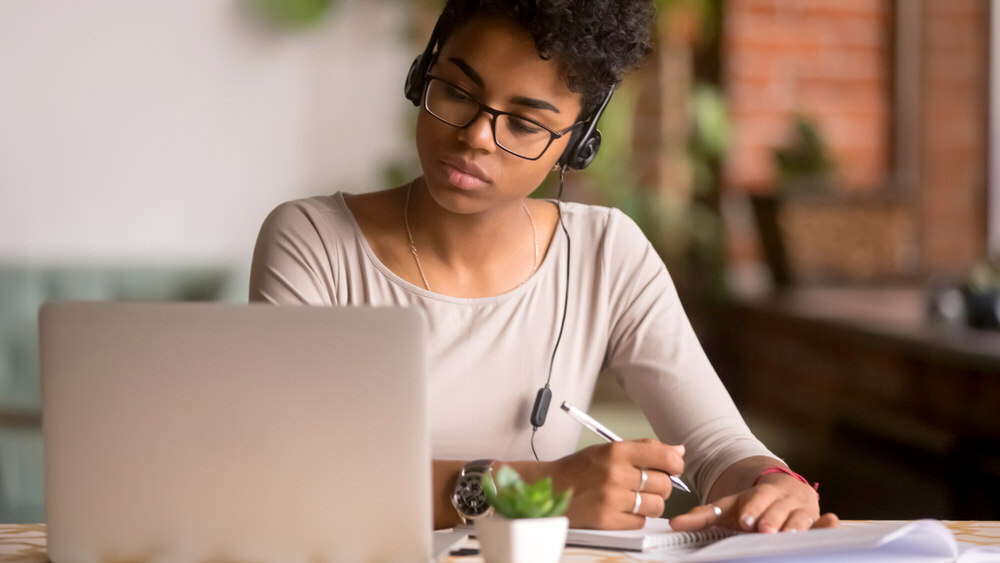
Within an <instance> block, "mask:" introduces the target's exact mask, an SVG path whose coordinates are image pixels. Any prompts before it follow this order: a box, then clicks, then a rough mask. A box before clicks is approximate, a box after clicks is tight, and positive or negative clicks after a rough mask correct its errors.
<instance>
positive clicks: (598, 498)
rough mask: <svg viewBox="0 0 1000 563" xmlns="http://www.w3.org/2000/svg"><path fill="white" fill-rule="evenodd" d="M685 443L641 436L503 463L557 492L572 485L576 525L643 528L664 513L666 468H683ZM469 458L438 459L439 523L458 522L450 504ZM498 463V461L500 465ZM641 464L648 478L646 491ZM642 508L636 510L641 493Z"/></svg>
mask: <svg viewBox="0 0 1000 563" xmlns="http://www.w3.org/2000/svg"><path fill="white" fill-rule="evenodd" d="M683 454H684V448H683V447H682V446H668V445H665V444H662V443H660V442H658V441H656V440H637V441H628V442H616V443H611V444H601V445H597V446H591V447H589V448H586V449H583V450H580V451H579V452H576V453H573V454H570V455H568V456H566V457H563V458H560V459H557V460H555V461H550V462H545V461H543V462H535V461H515V462H500V464H503V465H510V466H511V467H512V468H514V470H516V471H517V472H518V473H519V474H521V476H522V477H523V478H524V480H525V481H527V482H529V483H532V482H535V481H537V480H539V479H542V478H544V477H546V476H550V477H552V481H553V487H554V488H555V490H557V491H563V490H566V489H573V498H572V500H571V501H570V506H569V510H567V512H566V516H568V517H569V521H570V526H572V527H574V528H597V529H632V528H641V527H642V526H643V524H644V523H645V521H646V518H647V517H658V516H660V515H661V514H663V508H664V505H665V501H666V498H667V497H668V496H670V492H671V485H670V480H669V477H668V476H667V473H671V474H677V475H679V474H680V473H682V472H683V471H684V461H683V459H682V456H683ZM465 463H466V462H464V461H443V460H435V461H434V463H433V496H434V527H435V528H436V529H440V528H448V527H451V526H455V525H457V524H458V523H459V517H458V513H457V512H456V511H455V509H454V507H453V506H452V505H451V492H452V489H453V487H454V486H455V481H456V479H457V478H458V473H459V471H460V470H461V468H462V467H463V466H464V465H465ZM500 464H498V465H500ZM640 468H643V470H645V471H646V474H647V481H646V484H645V486H644V487H643V491H642V492H641V493H638V492H637V489H638V488H639V484H640V481H641V473H640V471H641V470H640ZM637 494H638V495H639V496H640V503H639V509H638V511H637V512H635V513H633V512H632V509H633V508H634V507H635V499H636V495H637Z"/></svg>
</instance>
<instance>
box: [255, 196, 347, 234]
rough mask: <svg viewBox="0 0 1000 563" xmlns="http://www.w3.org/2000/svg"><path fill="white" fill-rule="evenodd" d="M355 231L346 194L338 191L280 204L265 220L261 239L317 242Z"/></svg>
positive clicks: (261, 230)
mask: <svg viewBox="0 0 1000 563" xmlns="http://www.w3.org/2000/svg"><path fill="white" fill-rule="evenodd" d="M354 230H355V227H354V221H353V220H352V218H351V214H350V211H349V210H348V208H347V206H346V205H345V204H344V198H343V194H342V193H341V192H337V193H335V194H333V195H328V196H315V197H309V198H303V199H295V200H291V201H286V202H284V203H282V204H281V205H278V206H277V207H275V208H274V209H273V210H272V211H271V212H270V213H269V214H268V215H267V218H265V219H264V223H263V225H262V226H261V229H260V236H259V238H261V239H273V238H282V239H289V240H294V241H299V242H305V241H308V242H317V241H321V240H328V239H331V238H343V237H344V236H350V234H351V233H352V232H354Z"/></svg>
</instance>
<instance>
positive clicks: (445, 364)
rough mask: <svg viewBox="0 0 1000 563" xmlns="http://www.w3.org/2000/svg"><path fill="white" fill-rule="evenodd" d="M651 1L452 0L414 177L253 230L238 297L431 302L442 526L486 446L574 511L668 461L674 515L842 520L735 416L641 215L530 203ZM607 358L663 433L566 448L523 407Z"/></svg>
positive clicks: (576, 388)
mask: <svg viewBox="0 0 1000 563" xmlns="http://www.w3.org/2000/svg"><path fill="white" fill-rule="evenodd" d="M651 18H652V8H651V6H650V2H649V0H618V1H600V2H597V1H594V0H520V1H513V0H450V1H449V2H448V4H447V5H446V7H445V8H444V11H443V13H442V15H441V19H440V20H439V22H438V25H437V26H436V28H435V33H434V36H433V37H432V39H431V42H430V44H429V45H428V49H427V50H426V51H425V53H424V54H423V55H422V56H421V57H419V58H418V60H417V61H416V62H415V63H414V68H413V70H411V73H410V76H409V77H408V80H407V97H409V98H410V99H411V101H413V102H414V103H417V104H419V107H420V109H419V112H420V113H419V117H418V121H417V135H416V142H417V149H418V152H419V155H420V162H421V166H422V169H423V175H422V176H420V177H418V178H416V179H414V180H413V181H411V182H409V183H408V184H406V185H403V186H400V187H397V188H394V189H389V190H385V191H380V192H375V193H368V194H362V195H349V194H345V193H337V194H334V195H332V196H328V197H315V198H310V199H305V200H299V201H293V202H288V203H285V204H283V205H281V206H279V207H278V208H277V209H276V210H275V211H273V212H272V213H271V214H270V215H269V216H268V218H267V219H266V221H265V222H264V225H263V227H262V229H261V233H260V237H259V239H258V242H257V247H256V251H255V254H254V263H253V268H252V272H251V287H250V297H251V299H252V300H254V301H266V302H271V303H277V304H285V303H296V304H309V305H395V306H409V307H417V308H420V309H422V310H423V311H424V313H425V314H426V317H427V320H428V331H429V336H430V338H429V342H430V349H429V350H428V356H429V361H430V373H431V380H432V381H431V390H430V393H431V403H432V405H431V407H432V408H431V410H432V413H433V414H432V416H433V421H432V433H433V438H432V441H433V449H434V452H433V453H434V459H435V461H434V467H433V473H434V498H435V507H434V511H435V512H434V514H435V525H436V526H437V527H446V526H451V525H454V524H455V523H457V522H459V521H460V519H462V518H475V517H478V516H481V515H482V514H483V513H484V510H486V506H485V504H484V503H483V502H482V498H481V492H480V490H479V488H478V486H479V481H478V479H479V477H480V475H481V474H482V473H483V472H484V471H489V470H491V469H492V468H494V467H496V464H497V463H506V464H509V465H511V466H513V467H514V468H515V469H517V470H518V471H519V472H520V473H521V474H522V475H523V476H524V477H525V478H526V479H527V480H529V481H531V480H534V479H537V478H540V477H542V476H545V475H550V476H552V478H553V479H554V482H555V486H556V488H558V489H565V488H568V487H572V488H573V490H574V495H573V500H572V503H571V505H570V508H569V511H568V513H567V514H568V516H569V517H570V522H571V525H572V526H575V527H594V528H636V527H640V526H642V525H643V522H644V521H645V517H650V516H659V515H660V514H661V513H662V512H663V510H664V503H665V500H666V499H667V497H668V496H670V494H671V491H672V485H671V481H670V479H669V477H670V476H671V475H676V476H682V478H683V479H684V480H685V481H687V483H689V484H691V485H693V487H694V489H695V490H696V491H697V493H698V494H699V495H700V498H701V499H702V501H703V502H705V503H706V504H704V505H702V506H699V507H697V508H695V509H693V510H692V511H690V512H689V513H687V514H685V515H682V516H678V517H676V518H674V520H673V522H672V523H673V526H674V527H675V528H676V529H697V528H702V527H707V526H710V525H715V524H719V525H725V526H729V527H732V528H736V529H741V530H756V531H761V532H773V531H780V530H803V529H807V528H809V527H811V526H830V525H836V522H837V519H836V516H834V515H832V514H831V515H825V516H823V517H822V518H821V517H820V511H819V503H818V495H817V493H816V491H815V490H814V489H813V487H811V486H810V485H809V484H808V483H806V482H805V480H804V479H802V478H800V477H798V476H797V475H795V474H793V473H791V472H790V471H788V470H787V468H786V467H785V465H784V464H783V463H782V462H781V461H780V460H778V459H776V458H775V456H774V455H773V454H771V453H770V452H769V451H768V450H767V449H766V448H765V447H764V446H763V445H762V444H760V442H758V441H757V440H756V438H754V436H753V435H752V434H751V433H750V431H749V429H748V428H747V426H746V425H745V424H744V422H743V420H742V419H741V417H740V415H739V413H738V412H737V410H736V408H735V407H734V405H733V402H732V400H731V399H730V397H729V396H728V394H727V393H726V390H725V388H724V387H723V386H722V384H721V383H720V381H719V379H718V377H717V376H716V374H715V372H714V370H713V368H712V366H711V364H710V363H709V361H708V359H707V358H706V357H705V354H704V353H703V351H702V349H701V347H700V345H699V343H698V341H697V339H696V338H695V336H694V333H693V332H692V330H691V327H690V325H689V323H688V321H687V318H686V317H685V315H684V312H683V310H682V307H681V304H680V303H679V301H678V298H677V294H676V292H675V289H674V287H673V285H672V282H671V280H670V276H669V275H668V273H667V271H666V269H665V267H664V265H663V263H662V261H661V260H660V259H659V257H658V256H657V255H656V253H655V252H654V251H653V249H652V247H651V246H650V244H649V242H648V240H647V239H646V238H645V236H644V235H643V234H642V232H641V231H640V230H639V229H638V227H637V226H636V225H635V223H633V222H632V221H631V220H629V219H628V218H627V217H626V216H625V215H623V214H622V213H621V212H619V211H617V210H614V209H609V208H604V207H595V206H585V205H580V204H573V203H561V202H558V201H545V200H537V199H529V198H528V196H529V194H531V193H532V192H533V191H534V190H535V189H536V188H537V187H538V186H539V184H541V182H542V181H543V179H544V178H545V177H546V175H548V174H549V173H550V172H551V171H552V170H554V169H557V170H559V173H562V172H564V171H565V169H566V168H567V167H574V168H581V167H583V166H585V165H586V163H587V161H588V156H592V155H588V154H587V153H588V152H593V149H594V148H595V147H594V134H593V125H594V124H595V121H596V119H597V118H598V117H599V114H600V111H601V110H602V109H603V105H602V104H603V103H604V102H606V100H607V99H608V97H609V95H610V92H611V90H612V89H613V87H614V86H615V85H616V84H617V83H618V82H619V81H620V79H621V77H622V75H623V74H624V73H625V72H626V71H628V70H630V69H631V68H633V67H634V66H635V65H636V64H638V62H639V60H640V59H641V58H642V56H643V55H644V54H645V53H646V51H647V50H648V48H649V45H648V44H649V29H650V23H651ZM601 371H608V372H610V373H612V374H614V376H615V377H617V378H618V379H619V381H620V382H621V384H622V385H623V386H624V389H625V390H626V392H628V394H629V395H630V396H631V397H632V399H633V400H635V402H636V403H637V404H638V406H639V407H640V408H641V409H642V410H643V412H644V414H645V415H646V417H647V418H648V419H649V421H650V423H651V424H652V426H653V428H654V429H655V430H656V433H657V436H658V437H659V439H660V440H662V442H661V441H657V440H652V439H648V440H639V441H626V442H618V443H610V444H607V445H601V446H595V447H590V448H587V449H584V450H582V451H579V452H575V451H574V450H575V446H576V444H577V442H578V438H579V432H580V429H581V427H580V426H579V425H578V424H577V423H576V422H575V421H573V420H571V419H570V418H569V417H567V416H563V414H562V413H558V414H556V413H552V415H551V416H549V417H548V418H547V420H544V421H543V420H541V418H542V417H540V416H539V414H538V413H536V412H534V411H536V410H537V409H538V407H537V406H536V405H535V398H536V392H537V391H538V389H539V388H540V387H543V386H544V388H545V389H547V391H546V393H551V399H552V402H553V403H554V404H556V405H559V404H561V403H562V402H563V401H564V400H565V401H569V402H570V403H573V404H575V405H578V406H581V407H586V406H587V405H589V404H590V400H591V394H592V392H593V388H594V383H595V380H596V378H597V375H598V373H599V372H601ZM668 444H674V445H668ZM536 453H537V456H536V455H535V454H536ZM539 459H540V460H541V461H538V460H539ZM496 460H501V461H499V462H498V461H496Z"/></svg>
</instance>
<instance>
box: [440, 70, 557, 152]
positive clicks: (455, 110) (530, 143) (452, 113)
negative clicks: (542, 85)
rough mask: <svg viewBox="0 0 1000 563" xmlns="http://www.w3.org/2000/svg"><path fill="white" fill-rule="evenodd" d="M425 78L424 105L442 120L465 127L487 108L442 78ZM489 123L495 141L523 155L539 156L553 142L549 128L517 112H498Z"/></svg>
mask: <svg viewBox="0 0 1000 563" xmlns="http://www.w3.org/2000/svg"><path fill="white" fill-rule="evenodd" d="M428 78H429V82H428V85H427V93H426V97H425V102H424V107H425V108H426V109H427V111H428V112H430V114H431V115H433V116H434V117H436V118H438V119H440V120H441V121H444V122H445V123H447V124H449V125H454V126H455V127H466V126H468V125H469V124H470V123H472V122H473V121H474V120H475V119H476V118H477V117H478V116H479V114H480V113H481V112H482V109H483V108H488V106H485V105H483V104H481V103H480V102H479V101H478V100H476V99H475V98H473V97H472V96H470V95H469V94H468V93H467V92H465V91H464V90H462V89H460V88H458V87H456V86H452V85H451V84H448V83H447V82H445V81H443V80H441V79H438V78H434V77H428ZM489 109H491V110H492V109H493V108H489ZM494 111H496V110H494ZM492 126H493V140H494V141H495V142H496V144H497V145H499V146H500V147H502V148H504V149H505V150H507V151H509V152H511V153H513V154H515V155H517V156H520V157H523V158H528V159H535V158H538V157H540V156H541V155H542V154H543V153H544V152H545V149H547V148H548V146H549V144H550V143H551V142H552V134H551V133H550V132H549V131H547V130H546V129H543V128H542V127H540V126H539V125H538V124H537V123H534V122H532V121H530V120H528V119H526V118H523V117H519V116H516V115H511V114H507V113H497V114H495V115H494V118H493V123H492Z"/></svg>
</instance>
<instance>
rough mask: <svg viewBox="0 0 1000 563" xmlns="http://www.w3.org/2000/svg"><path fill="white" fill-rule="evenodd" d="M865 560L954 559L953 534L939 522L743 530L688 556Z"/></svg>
mask: <svg viewBox="0 0 1000 563" xmlns="http://www.w3.org/2000/svg"><path fill="white" fill-rule="evenodd" d="M848 553H853V554H856V555H861V554H863V555H864V559H865V560H866V561H954V560H955V558H956V557H957V555H958V548H957V545H956V543H955V538H954V537H953V536H952V535H951V532H950V531H949V530H948V529H947V528H946V527H945V526H944V525H943V524H941V523H940V522H937V521H934V520H918V521H916V522H902V523H894V524H873V525H870V526H862V527H851V528H835V529H823V530H810V531H808V532H798V533H788V532H786V533H781V534H741V535H739V536H735V537H732V538H728V539H725V540H721V541H719V542H717V543H715V544H713V545H710V546H708V547H705V548H703V549H700V550H698V551H697V552H695V553H694V554H692V555H690V556H688V557H687V558H686V559H685V560H686V561H752V560H757V559H758V558H766V560H768V561H777V560H786V558H787V560H794V561H835V560H838V559H839V560H842V558H843V557H844V556H845V555H846V554H848Z"/></svg>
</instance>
